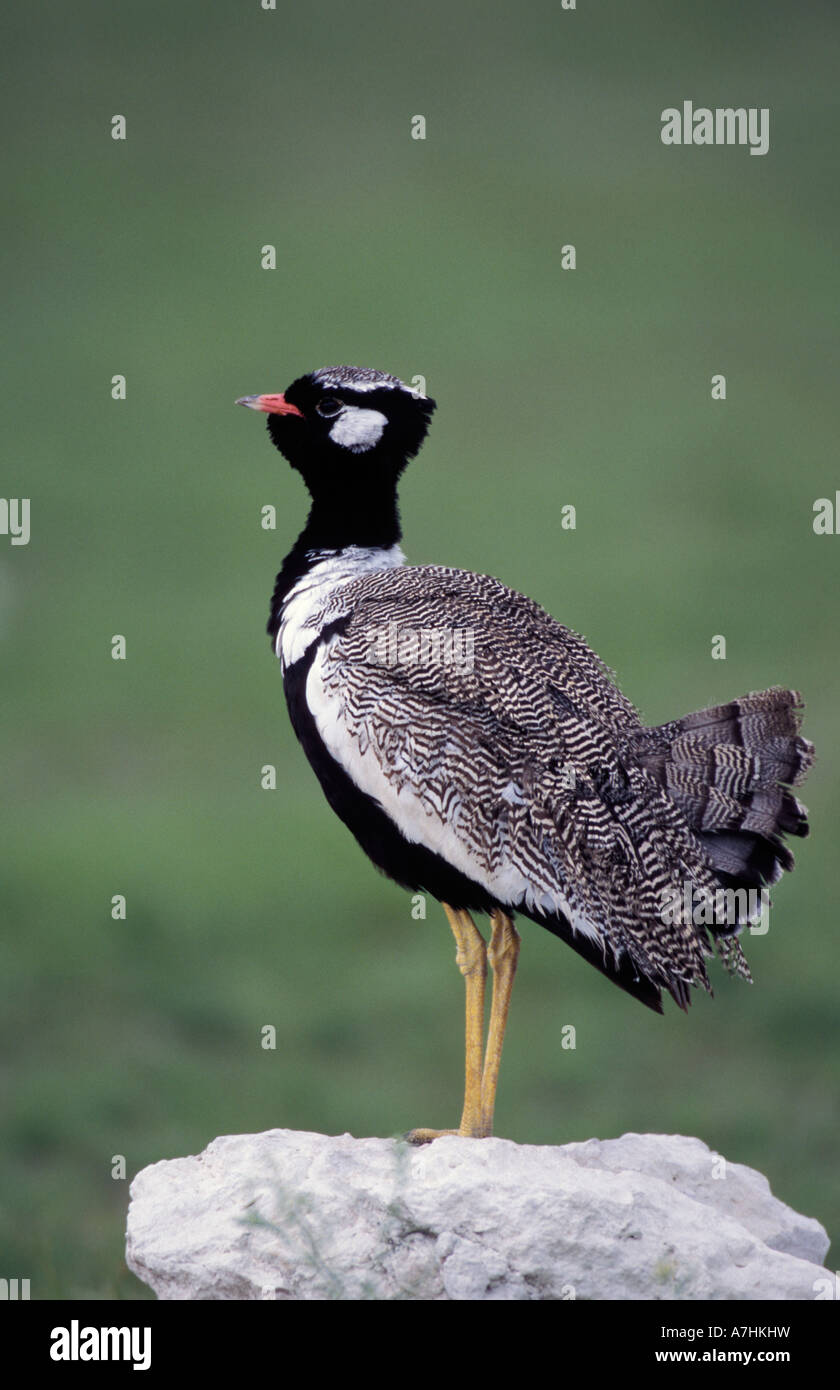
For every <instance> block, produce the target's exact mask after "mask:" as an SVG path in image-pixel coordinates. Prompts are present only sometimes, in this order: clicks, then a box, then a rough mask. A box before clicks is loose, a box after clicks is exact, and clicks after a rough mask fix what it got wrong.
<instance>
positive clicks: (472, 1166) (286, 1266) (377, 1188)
mask: <svg viewBox="0 0 840 1390" xmlns="http://www.w3.org/2000/svg"><path fill="white" fill-rule="evenodd" d="M827 1250H828V1237H827V1236H826V1234H825V1231H824V1230H823V1228H822V1226H820V1224H819V1222H818V1221H814V1220H812V1219H810V1218H808V1217H804V1216H799V1215H797V1213H796V1212H794V1211H792V1210H791V1208H790V1207H787V1206H785V1205H784V1203H783V1202H779V1201H777V1199H776V1198H775V1197H774V1196H773V1195H772V1193H771V1191H770V1187H769V1184H768V1182H767V1179H766V1178H765V1177H763V1176H762V1175H761V1174H760V1173H757V1172H755V1171H754V1170H753V1169H751V1168H745V1167H743V1166H742V1165H741V1164H737V1163H728V1162H726V1161H725V1160H724V1159H722V1158H721V1157H720V1155H718V1154H714V1153H712V1152H711V1150H709V1149H708V1148H707V1147H706V1145H705V1144H704V1143H702V1142H701V1140H699V1139H688V1138H684V1137H682V1136H680V1135H659V1134H625V1135H624V1136H623V1138H621V1139H608V1140H598V1139H590V1140H588V1141H587V1142H586V1143H581V1144H566V1145H564V1146H563V1147H561V1148H546V1147H536V1146H533V1145H520V1144H514V1143H512V1142H511V1141H510V1140H507V1139H482V1140H474V1139H460V1138H457V1137H454V1136H453V1137H445V1138H442V1139H438V1140H436V1141H435V1143H433V1144H430V1145H427V1146H425V1147H423V1148H413V1147H411V1146H410V1145H407V1144H405V1143H404V1142H402V1141H400V1140H396V1139H353V1138H352V1137H351V1136H350V1135H349V1134H345V1135H342V1136H340V1137H337V1138H330V1137H328V1136H325V1135H321V1134H305V1133H296V1132H294V1131H291V1130H282V1129H275V1130H270V1131H268V1132H267V1133H265V1134H241V1135H230V1136H228V1137H226V1138H221V1139H215V1140H214V1141H213V1142H212V1143H211V1144H210V1145H209V1146H208V1147H207V1148H206V1149H205V1150H204V1153H202V1154H199V1155H198V1156H197V1157H191V1158H177V1159H173V1160H171V1161H166V1162H161V1163H155V1164H153V1165H152V1166H151V1167H149V1168H144V1169H143V1171H142V1172H141V1173H138V1175H137V1177H136V1178H135V1179H134V1182H133V1183H132V1186H131V1206H130V1208H129V1213H128V1233H127V1258H128V1264H129V1267H130V1268H131V1269H132V1270H133V1271H134V1273H135V1274H137V1275H138V1277H139V1278H140V1279H142V1280H144V1281H145V1283H147V1284H149V1285H150V1286H151V1287H152V1288H153V1289H154V1291H155V1292H156V1293H157V1295H158V1296H159V1297H160V1298H165V1299H176V1298H181V1299H296V1298H307V1299H331V1298H343V1299H366V1298H372V1299H400V1298H404V1299H427V1300H435V1299H571V1298H580V1299H584V1298H585V1299H679V1300H682V1299H748V1298H758V1299H813V1298H814V1297H815V1296H816V1291H817V1289H818V1288H819V1287H820V1285H819V1283H818V1281H819V1280H821V1279H823V1280H824V1279H825V1277H826V1270H825V1269H824V1268H823V1267H822V1260H823V1259H824V1258H825V1254H826V1251H827Z"/></svg>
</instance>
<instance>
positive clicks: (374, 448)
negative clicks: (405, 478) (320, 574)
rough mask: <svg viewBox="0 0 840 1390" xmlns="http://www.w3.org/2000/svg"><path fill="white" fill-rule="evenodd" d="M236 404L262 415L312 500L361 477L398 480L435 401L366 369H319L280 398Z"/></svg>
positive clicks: (393, 378) (420, 439)
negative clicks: (307, 489)
mask: <svg viewBox="0 0 840 1390" xmlns="http://www.w3.org/2000/svg"><path fill="white" fill-rule="evenodd" d="M237 405H246V406H248V407H249V408H250V409H251V410H261V411H264V412H265V413H266V415H267V416H268V432H269V434H270V435H271V438H272V441H273V442H274V444H275V445H276V447H277V448H278V449H279V450H280V452H281V454H283V456H284V458H286V459H288V461H289V463H290V464H291V465H292V467H293V468H296V469H297V470H298V472H299V473H301V474H302V476H303V479H304V481H305V483H306V485H307V487H308V488H309V491H310V492H311V493H312V495H313V496H316V495H317V494H318V493H319V492H321V491H324V490H333V491H335V490H336V489H339V490H341V491H344V489H345V488H346V487H347V485H348V484H349V483H351V482H352V483H354V484H355V485H358V483H359V482H360V481H361V480H362V477H366V478H369V479H371V480H374V479H376V478H379V477H385V476H389V477H391V478H393V479H396V478H397V477H399V475H400V473H401V472H402V470H403V468H404V467H405V465H406V463H407V462H408V460H409V459H411V458H413V457H414V455H415V454H416V453H417V450H418V449H419V448H420V445H421V444H422V443H423V440H424V438H425V437H426V431H427V430H428V427H429V421H430V419H431V415H432V411H433V410H434V409H435V402H434V401H433V400H432V399H431V398H430V397H429V396H424V395H422V394H421V393H420V392H419V391H414V390H412V388H411V387H410V386H406V384H405V382H403V381H400V379H399V377H396V376H389V375H388V373H387V372H377V371H373V370H372V369H371V368H369V367H320V368H319V369H318V370H317V371H314V372H310V373H309V374H308V375H307V376H300V377H298V378H297V380H296V381H293V382H292V384H291V386H289V387H288V388H287V389H286V391H284V392H282V393H281V394H279V395H265V396H243V397H242V398H241V399H240V400H238V401H237Z"/></svg>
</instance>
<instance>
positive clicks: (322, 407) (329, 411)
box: [315, 396, 344, 420]
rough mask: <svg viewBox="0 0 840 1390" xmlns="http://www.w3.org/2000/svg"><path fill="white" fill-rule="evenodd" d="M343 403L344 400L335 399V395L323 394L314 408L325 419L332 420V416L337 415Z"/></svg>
mask: <svg viewBox="0 0 840 1390" xmlns="http://www.w3.org/2000/svg"><path fill="white" fill-rule="evenodd" d="M343 404H344V402H343V401H339V400H337V399H336V397H335V396H325V397H324V399H323V400H322V401H319V402H318V404H317V405H316V407H315V409H316V410H317V412H318V414H319V415H323V416H324V418H325V419H326V420H332V419H333V418H334V416H336V415H338V413H339V411H340V410H341V408H342V406H343Z"/></svg>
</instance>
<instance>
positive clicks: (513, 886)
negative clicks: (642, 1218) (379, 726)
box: [306, 637, 603, 945]
mask: <svg viewBox="0 0 840 1390" xmlns="http://www.w3.org/2000/svg"><path fill="white" fill-rule="evenodd" d="M336 640H338V639H337V638H335V637H333V639H332V641H333V642H334V641H336ZM331 645H332V643H331V642H330V643H327V644H325V646H324V647H322V648H321V649H320V650H319V651H318V652H317V653H316V655H315V659H314V660H313V662H312V666H311V667H310V670H309V675H308V676H307V680H306V703H307V706H308V707H309V712H310V714H311V715H312V718H313V719H314V721H315V727H316V728H317V730H318V733H319V734H320V735H321V738H322V739H323V740H324V743H325V745H326V747H327V748H328V750H329V752H330V753H331V754H332V756H333V757H334V758H335V759H336V761H337V762H338V763H339V764H340V766H341V767H343V768H344V771H345V772H346V773H347V774H348V776H349V777H350V778H351V779H352V780H353V782H355V784H356V786H357V787H359V788H360V789H361V791H363V792H367V794H368V795H369V796H372V797H373V798H374V800H375V801H378V802H379V804H380V806H382V808H383V810H384V811H385V812H386V814H387V815H388V816H389V817H390V819H391V820H392V821H393V822H394V824H395V825H396V826H397V828H398V829H399V830H400V831H401V833H402V834H403V835H404V836H405V838H406V839H407V840H408V841H410V843H411V844H420V845H424V846H425V847H426V849H429V850H432V851H433V852H434V853H435V854H439V855H440V856H441V858H442V859H445V860H446V862H447V863H448V864H451V865H453V867H454V868H456V869H459V870H460V871H461V873H463V874H465V875H466V876H467V877H468V878H470V879H472V880H473V881H474V882H475V883H480V884H481V885H482V887H484V888H486V889H487V891H488V893H491V894H492V896H493V897H494V898H497V899H498V901H499V902H501V903H505V904H506V905H508V906H510V907H519V906H526V907H527V908H528V909H529V910H530V909H536V910H537V911H543V912H546V913H552V912H555V911H559V912H562V913H563V915H564V916H565V917H566V918H567V919H568V921H569V922H570V924H571V926H572V929H573V930H574V931H576V932H580V933H581V935H582V936H587V937H589V938H590V939H591V940H592V941H596V942H597V943H598V945H603V937H602V935H601V933H600V932H599V931H598V929H597V927H595V926H594V925H593V923H591V922H590V921H588V920H587V919H586V918H585V917H581V915H580V913H579V912H578V910H577V909H576V908H573V907H571V906H570V904H569V903H568V901H567V900H566V898H565V897H564V896H563V894H562V893H559V892H557V891H556V890H554V889H552V891H551V892H550V893H546V892H541V891H539V890H538V889H536V888H535V887H534V885H533V884H532V883H530V882H529V881H528V879H527V878H526V877H525V876H524V874H523V873H522V871H521V870H520V869H518V868H517V867H516V866H515V865H513V864H511V863H510V862H508V863H505V864H501V865H500V866H499V867H498V868H497V869H496V870H495V871H493V872H492V873H491V872H489V871H488V870H487V868H486V867H485V866H484V865H483V864H481V863H479V862H478V860H476V858H475V856H474V855H473V854H472V852H471V851H470V848H469V846H468V845H467V844H465V842H464V841H463V840H461V839H460V838H459V836H458V835H457V834H456V832H455V830H454V828H453V826H454V823H455V822H456V821H457V819H458V810H459V808H458V807H457V806H456V807H454V808H452V807H450V814H449V815H448V817H447V818H446V819H444V818H443V817H442V816H441V815H439V814H438V813H437V811H436V809H435V807H434V805H433V804H432V803H431V801H430V800H429V798H423V797H422V796H421V795H419V794H418V793H417V791H416V790H415V789H414V788H413V787H411V786H410V785H409V784H408V783H406V782H403V784H402V786H400V787H397V786H395V785H394V784H393V783H392V782H391V781H390V780H389V779H388V778H387V777H386V776H385V774H384V772H383V771H382V766H381V764H380V762H379V760H378V758H377V756H376V753H375V751H374V749H373V746H372V744H371V743H370V741H368V742H367V743H366V747H365V751H364V753H362V752H361V750H360V746H359V743H358V741H357V740H356V739H355V738H354V737H352V736H351V735H350V734H349V733H348V732H347V729H346V727H345V725H344V721H343V719H342V715H341V704H340V701H339V699H338V698H337V697H336V695H335V694H334V693H330V692H328V691H327V689H326V688H325V685H324V680H323V672H322V664H323V660H324V656H325V654H326V653H327V652H328V651H329V647H330V646H331ZM395 770H396V769H395Z"/></svg>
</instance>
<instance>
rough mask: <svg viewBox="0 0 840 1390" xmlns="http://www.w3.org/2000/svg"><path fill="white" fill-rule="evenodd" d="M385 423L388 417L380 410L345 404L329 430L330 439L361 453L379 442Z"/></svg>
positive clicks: (354, 452)
mask: <svg viewBox="0 0 840 1390" xmlns="http://www.w3.org/2000/svg"><path fill="white" fill-rule="evenodd" d="M353 389H354V390H355V389H356V388H355V387H354V388H353ZM387 423H388V417H387V415H383V414H382V411H381V410H366V409H365V408H364V406H361V405H346V406H345V407H344V409H343V410H342V412H341V414H340V415H339V417H338V419H337V420H336V422H335V424H334V425H333V427H332V429H331V430H330V439H331V440H332V441H333V443H334V444H340V445H341V446H342V448H344V449H349V450H350V452H351V453H353V454H363V453H365V451H366V450H367V449H372V448H373V446H374V445H375V444H378V443H379V441H380V439H381V438H382V431H383V430H384V429H385V426H386V425H387Z"/></svg>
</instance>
